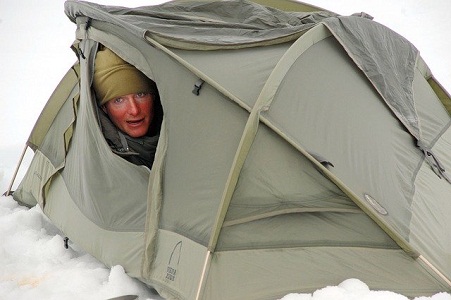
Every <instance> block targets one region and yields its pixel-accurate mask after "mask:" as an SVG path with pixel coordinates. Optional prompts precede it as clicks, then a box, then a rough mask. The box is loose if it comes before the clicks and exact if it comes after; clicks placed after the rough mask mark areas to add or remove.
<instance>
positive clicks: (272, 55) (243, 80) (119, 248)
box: [14, 0, 451, 299]
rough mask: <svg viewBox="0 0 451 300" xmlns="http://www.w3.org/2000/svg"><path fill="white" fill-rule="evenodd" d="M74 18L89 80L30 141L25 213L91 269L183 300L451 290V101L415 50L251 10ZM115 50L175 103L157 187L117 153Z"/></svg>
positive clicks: (320, 18)
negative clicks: (103, 90) (95, 86)
mask: <svg viewBox="0 0 451 300" xmlns="http://www.w3.org/2000/svg"><path fill="white" fill-rule="evenodd" d="M259 2H264V1H263V0H259ZM269 2H271V1H268V3H269ZM284 3H288V4H292V3H291V2H290V1H279V2H278V5H280V6H283V4H284ZM65 8H66V14H67V15H68V16H69V18H70V20H72V21H73V22H75V23H76V24H77V31H76V41H75V43H74V46H73V47H74V49H75V50H76V52H77V54H78V59H79V63H77V64H76V65H77V72H75V73H74V72H72V71H71V72H69V73H68V75H67V76H65V77H64V78H63V80H62V81H61V83H60V85H59V86H58V87H57V88H56V90H55V93H54V94H53V96H52V98H51V99H50V100H49V103H48V105H47V106H46V108H45V109H44V110H43V113H42V115H43V116H44V117H41V118H39V120H38V122H37V124H36V126H35V129H34V130H33V132H32V134H31V135H30V140H29V144H32V145H34V146H33V147H34V150H35V157H34V158H33V161H32V163H31V165H30V167H29V169H28V171H27V174H26V175H25V177H24V179H23V180H22V182H21V183H20V185H19V187H18V189H17V190H16V192H15V193H14V198H15V199H17V200H18V201H20V202H22V203H27V204H28V205H33V204H39V205H40V206H42V207H43V211H44V213H45V214H46V215H48V216H49V218H50V219H51V220H52V221H53V222H54V223H55V224H56V225H57V226H58V227H59V228H60V229H61V230H62V231H63V232H64V233H65V234H66V235H67V236H68V237H69V238H70V239H71V240H73V241H74V242H75V243H77V245H79V246H80V247H81V248H83V249H84V250H85V251H87V252H88V253H91V254H92V255H94V256H95V257H97V258H98V259H99V260H100V261H102V262H104V263H105V264H106V265H108V266H113V265H115V264H121V265H123V266H124V268H125V270H126V271H127V272H128V273H129V274H130V275H131V276H134V277H136V278H138V279H139V280H141V281H143V282H144V283H146V284H147V285H149V286H151V287H153V288H155V289H156V290H157V291H158V292H159V293H160V294H161V295H162V296H163V297H165V298H168V299H242V298H246V299H275V298H280V297H282V296H284V295H286V294H287V293H289V292H295V291H303V292H311V291H313V290H316V289H318V288H321V287H323V286H326V285H330V284H336V283H337V282H340V281H342V280H344V279H347V278H361V279H362V280H364V281H365V282H366V283H367V284H368V285H369V286H370V288H372V289H390V290H393V291H396V292H400V293H403V294H405V295H407V296H409V297H410V296H411V297H414V296H420V295H431V294H435V293H437V292H439V291H450V289H451V281H450V278H451V265H450V263H449V262H450V261H451V249H450V245H451V243H450V239H449V234H448V232H447V228H449V226H448V224H449V218H448V216H449V214H450V213H451V202H450V201H449V195H450V194H451V184H450V183H449V182H447V181H446V178H445V177H444V176H443V175H444V174H445V175H446V174H447V173H446V172H447V171H448V170H449V169H451V156H450V151H449V149H450V145H451V129H450V127H451V117H450V114H449V113H448V112H447V110H446V109H445V107H444V104H443V103H446V99H448V100H449V96H448V94H447V92H446V91H444V90H443V89H442V88H441V87H440V86H439V84H438V83H436V82H435V81H434V78H433V76H432V73H431V71H430V70H429V69H428V67H427V65H426V63H425V62H424V61H423V60H422V59H421V57H420V56H419V54H418V52H417V50H416V49H415V48H414V47H413V46H412V45H411V44H410V43H408V42H407V41H406V40H405V39H404V38H402V37H401V36H399V35H397V34H396V33H394V32H392V31H391V30H389V29H387V28H385V27H384V26H382V25H380V24H377V23H375V22H374V21H372V20H369V19H366V18H364V17H358V16H351V17H341V16H338V15H336V14H334V13H330V12H322V11H316V12H311V10H309V12H284V11H282V10H277V9H275V8H271V7H265V6H262V5H261V4H255V3H253V2H250V1H173V2H170V3H167V4H163V5H157V6H147V7H140V8H133V9H131V8H130V9H129V8H124V7H113V6H101V5H98V4H93V3H89V2H81V1H67V2H66V4H65ZM312 9H313V8H312ZM238 11H239V13H234V14H232V13H231V12H238ZM177 12H180V13H177ZM363 16H364V15H363ZM174 28H177V29H179V28H180V30H177V31H174ZM218 31H220V34H218ZM240 32H241V33H242V35H241V34H240ZM356 36H362V39H363V40H364V42H363V43H360V42H359V43H354V42H353V39H355V37H356ZM382 40H383V41H384V42H383V43H381V41H382ZM99 43H100V44H103V45H105V46H106V47H108V48H110V49H112V50H113V51H114V52H116V53H117V54H118V55H119V56H121V57H122V58H123V59H124V60H126V61H128V62H129V63H131V64H132V65H134V66H136V67H137V68H138V69H139V70H141V71H142V72H143V73H144V74H145V75H147V76H148V77H149V78H151V79H152V80H154V81H155V82H156V84H157V86H158V90H159V93H160V99H161V103H162V106H163V110H164V119H163V123H162V128H161V132H160V139H159V143H158V147H157V150H156V155H155V162H154V165H153V167H152V169H151V170H149V169H148V168H145V167H142V166H136V165H133V164H131V163H129V162H127V161H125V160H123V159H122V158H120V157H118V156H116V155H114V154H113V153H112V152H111V150H110V149H109V147H108V144H107V143H106V141H105V139H104V138H103V136H102V132H101V129H100V126H99V124H98V116H97V108H96V105H95V103H96V101H95V98H94V95H93V93H92V91H91V82H92V71H93V68H94V57H95V55H96V51H97V49H98V44H99ZM373 52H374V53H376V52H377V54H374V53H373ZM373 54H374V55H373ZM387 56H388V57H390V60H388V61H384V60H386V58H387ZM78 65H79V70H78ZM394 70H395V71H394ZM395 73H396V74H395ZM193 90H194V92H193ZM418 141H419V142H420V144H421V146H422V148H421V149H420V148H418V146H417V142H418ZM428 153H429V154H430V155H428ZM437 175H439V176H437ZM268 270H271V271H268ZM299 270H302V272H301V273H299ZM237 287H239V288H237Z"/></svg>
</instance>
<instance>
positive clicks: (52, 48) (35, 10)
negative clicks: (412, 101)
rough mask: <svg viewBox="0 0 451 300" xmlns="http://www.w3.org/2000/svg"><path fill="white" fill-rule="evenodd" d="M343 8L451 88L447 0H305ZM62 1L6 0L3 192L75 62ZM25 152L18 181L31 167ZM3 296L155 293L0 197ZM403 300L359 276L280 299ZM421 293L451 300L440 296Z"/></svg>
mask: <svg viewBox="0 0 451 300" xmlns="http://www.w3.org/2000/svg"><path fill="white" fill-rule="evenodd" d="M94 2H98V3H102V4H111V5H124V6H126V5H133V6H140V5H145V4H146V5H147V4H157V3H161V2H162V1H152V0H148V1H143V0H134V1H126V0H122V1H121V0H111V1H107V0H102V1H94ZM305 2H308V3H311V4H314V5H317V6H320V7H323V8H326V9H329V10H332V11H335V12H337V13H340V14H343V15H349V14H352V13H356V12H361V11H364V12H366V13H368V14H370V15H372V16H373V17H374V18H375V20H376V21H378V22H380V23H382V24H384V25H387V26H388V27H390V28H391V29H393V30H395V31H397V32H398V33H400V34H402V35H403V36H405V37H406V38H408V39H409V40H410V41H411V42H413V44H414V45H416V47H417V48H418V49H419V50H420V51H421V54H422V56H423V58H424V59H425V61H426V62H427V63H428V65H429V67H430V68H431V70H432V72H433V73H434V75H435V77H436V78H437V79H438V80H439V81H440V82H441V83H442V85H443V86H444V87H445V88H446V89H447V90H448V91H451V68H450V66H451V55H449V49H451V38H450V36H449V32H450V31H451V18H449V17H448V12H449V11H450V10H451V1H449V0H434V1H426V0H399V1H391V0H378V1H376V0H367V1H361V0H341V1H336V0H309V1H305ZM63 3H64V2H63V1H62V0H58V1H28V0H2V1H1V2H0V36H1V37H2V47H0V65H1V66H2V73H1V75H0V76H1V78H0V79H1V80H0V112H1V115H0V137H1V140H0V192H1V193H3V192H4V191H6V189H7V187H8V185H9V182H10V180H11V178H12V176H13V173H14V169H15V167H16V164H17V161H18V159H19V156H20V154H21V152H22V149H23V146H24V143H25V140H26V138H27V137H28V134H29V133H30V131H31V129H32V127H33V125H34V122H35V121H36V119H37V117H38V116H39V113H40V111H41V110H42V108H43V106H44V105H45V103H46V101H47V99H48V97H49V96H50V95H51V93H52V91H53V89H54V88H55V86H56V85H57V83H58V82H59V80H60V79H61V77H62V76H63V75H64V73H65V72H66V71H67V69H68V68H69V67H70V66H71V65H72V64H73V62H74V61H75V56H74V55H73V53H72V51H71V50H70V49H69V46H70V44H71V43H72V41H73V38H74V31H75V25H73V24H72V23H71V22H70V21H69V20H68V19H67V17H66V16H65V15H64V10H63ZM28 154H29V155H27V156H26V159H25V161H24V163H23V167H22V168H21V170H20V171H19V173H18V179H17V180H16V183H18V182H19V181H20V178H21V177H23V174H24V172H25V170H26V166H27V165H28V163H29V161H30V158H31V155H30V153H28ZM0 266H1V268H0V299H5V300H9V299H11V300H12V299H14V300H16V299H106V298H110V297H116V296H120V295H126V294H135V295H139V296H140V299H158V297H157V296H156V295H154V294H152V293H151V292H150V291H149V290H148V289H146V288H145V287H144V286H143V284H141V283H140V282H137V281H136V280H134V279H131V278H130V277H128V276H127V275H126V274H125V273H124V270H123V268H122V267H121V266H115V267H113V268H112V269H108V268H106V267H105V266H104V265H103V264H101V263H100V262H98V261H96V260H95V259H94V258H93V257H92V256H90V255H89V254H86V253H84V252H83V251H82V250H81V249H78V248H77V246H76V245H74V244H70V247H69V249H65V248H64V241H63V235H61V234H60V232H59V231H58V230H57V229H56V228H55V227H54V226H53V225H52V224H51V223H50V222H49V220H48V219H47V217H45V216H44V215H43V213H42V211H41V210H40V209H39V208H38V207H34V208H31V209H27V208H24V207H20V206H18V205H17V203H16V202H15V201H14V200H13V199H12V197H1V198H0ZM325 299H335V300H351V299H352V300H354V299H365V300H401V299H407V298H406V297H404V296H403V295H399V294H396V293H393V292H390V291H370V290H369V289H368V287H367V285H366V284H365V283H364V282H362V281H360V280H358V279H352V278H350V279H348V280H346V281H344V282H342V283H340V284H338V285H337V286H331V287H324V288H323V289H319V290H317V291H315V292H314V293H312V294H289V295H286V296H285V297H284V298H283V300H325ZM416 300H451V294H449V293H440V294H437V295H434V296H432V297H418V298H416Z"/></svg>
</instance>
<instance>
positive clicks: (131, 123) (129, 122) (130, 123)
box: [127, 119, 144, 126]
mask: <svg viewBox="0 0 451 300" xmlns="http://www.w3.org/2000/svg"><path fill="white" fill-rule="evenodd" d="M143 122H144V119H139V120H129V121H127V124H128V125H130V126H139V125H141V124H142V123H143Z"/></svg>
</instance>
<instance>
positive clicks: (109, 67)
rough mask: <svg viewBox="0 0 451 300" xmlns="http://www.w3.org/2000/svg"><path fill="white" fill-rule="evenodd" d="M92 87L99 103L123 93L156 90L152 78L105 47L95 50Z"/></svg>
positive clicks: (102, 103)
mask: <svg viewBox="0 0 451 300" xmlns="http://www.w3.org/2000/svg"><path fill="white" fill-rule="evenodd" d="M93 87H94V90H95V92H96V96H97V102H98V103H99V105H104V104H105V103H107V102H108V101H109V100H111V99H113V98H116V97H119V96H123V95H128V94H135V93H152V92H156V86H155V83H154V82H153V81H152V80H150V79H149V78H148V77H147V76H146V75H144V74H143V73H142V72H141V71H139V70H138V69H136V68H135V67H134V66H132V65H130V64H129V63H127V62H126V61H124V60H123V59H122V58H120V57H119V56H117V55H116V54H115V53H114V52H113V51H111V50H110V49H109V48H107V47H103V49H100V50H99V51H98V52H97V56H96V60H95V65H94V80H93Z"/></svg>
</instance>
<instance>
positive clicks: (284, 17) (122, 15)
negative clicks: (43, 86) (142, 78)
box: [65, 1, 335, 48]
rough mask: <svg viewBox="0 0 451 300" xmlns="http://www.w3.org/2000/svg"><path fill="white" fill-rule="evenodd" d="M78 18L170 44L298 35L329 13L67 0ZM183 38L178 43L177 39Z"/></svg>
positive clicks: (247, 5) (228, 4) (230, 4)
mask: <svg viewBox="0 0 451 300" xmlns="http://www.w3.org/2000/svg"><path fill="white" fill-rule="evenodd" d="M65 8H66V14H67V15H68V16H69V18H70V19H71V20H72V21H75V19H76V17H77V16H79V15H83V16H87V17H90V18H92V19H95V20H100V21H105V22H110V23H112V24H115V25H119V26H125V27H126V28H128V29H129V30H130V31H131V32H132V33H133V34H135V35H138V36H147V37H149V38H152V39H154V40H156V41H159V42H161V41H164V42H162V43H163V44H165V45H169V44H168V43H170V46H174V45H184V47H188V48H192V47H194V48H199V47H202V45H211V46H218V47H224V46H227V45H236V46H238V45H247V44H249V45H255V44H258V43H269V44H273V43H280V41H289V40H293V39H296V38H297V37H298V36H299V34H300V32H303V31H305V30H307V29H309V28H311V27H312V26H313V25H314V24H316V23H318V22H319V21H321V20H322V19H324V18H327V17H330V16H332V15H335V14H333V13H328V12H309V13H303V12H289V13H288V12H282V11H280V10H277V9H273V8H270V7H265V6H262V5H257V4H255V3H252V2H249V1H218V2H213V3H210V2H202V1H197V2H196V1H189V2H175V3H172V2H168V3H164V4H161V5H156V6H148V7H142V8H135V9H130V8H121V7H108V6H102V5H95V4H92V3H88V2H86V3H85V2H83V1H77V3H74V2H70V1H68V2H66V3H65ZM176 43H178V44H176Z"/></svg>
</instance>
